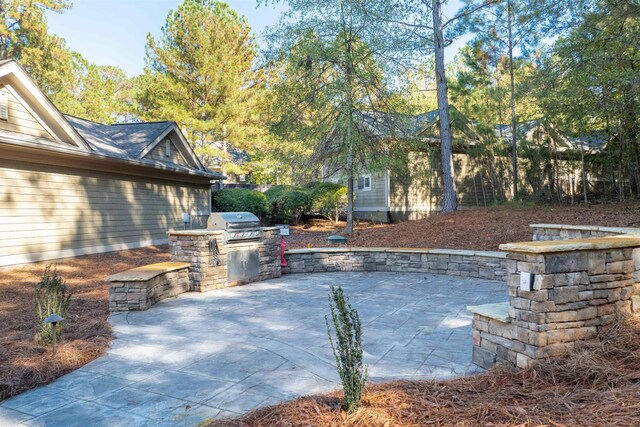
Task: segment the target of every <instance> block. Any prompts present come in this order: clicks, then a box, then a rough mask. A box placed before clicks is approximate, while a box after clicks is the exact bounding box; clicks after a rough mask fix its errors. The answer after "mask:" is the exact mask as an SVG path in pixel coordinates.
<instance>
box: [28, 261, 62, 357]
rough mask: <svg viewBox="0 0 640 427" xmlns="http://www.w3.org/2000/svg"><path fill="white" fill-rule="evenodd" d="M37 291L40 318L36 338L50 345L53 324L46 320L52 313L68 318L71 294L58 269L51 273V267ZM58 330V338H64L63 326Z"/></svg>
mask: <svg viewBox="0 0 640 427" xmlns="http://www.w3.org/2000/svg"><path fill="white" fill-rule="evenodd" d="M35 291H36V316H37V317H38V324H37V330H36V333H37V336H36V338H37V339H38V340H39V341H40V342H41V343H43V344H49V343H51V342H52V340H53V334H52V328H51V324H49V323H45V322H44V320H45V319H46V318H47V317H49V316H50V315H51V314H52V313H56V314H58V315H60V316H62V317H66V314H67V309H68V308H69V300H71V294H70V293H69V291H68V290H67V286H66V285H65V283H64V280H63V279H62V277H60V276H59V275H58V272H57V271H56V269H55V268H54V269H53V271H51V266H50V265H48V266H47V267H46V268H45V269H44V274H43V275H42V279H40V282H38V283H36V285H35ZM56 329H57V331H56V335H57V337H56V338H57V339H60V337H61V336H62V324H59V325H58V327H57V328H56Z"/></svg>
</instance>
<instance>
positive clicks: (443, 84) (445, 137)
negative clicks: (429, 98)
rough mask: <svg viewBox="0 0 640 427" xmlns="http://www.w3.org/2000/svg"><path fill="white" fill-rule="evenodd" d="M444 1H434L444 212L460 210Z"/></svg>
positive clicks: (434, 37)
mask: <svg viewBox="0 0 640 427" xmlns="http://www.w3.org/2000/svg"><path fill="white" fill-rule="evenodd" d="M441 1H442V0H432V11H433V39H434V40H433V41H434V46H435V57H436V58H435V59H436V64H435V65H436V89H437V93H438V116H439V118H440V151H441V158H442V196H443V197H442V199H443V200H442V212H443V213H445V212H455V211H456V210H457V209H458V194H457V191H456V183H455V180H454V175H453V173H454V172H453V148H452V142H451V122H450V120H449V96H448V94H447V78H446V76H445V68H444V36H443V28H442V9H441V7H442V4H441Z"/></svg>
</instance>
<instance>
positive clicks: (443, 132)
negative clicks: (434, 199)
mask: <svg viewBox="0 0 640 427" xmlns="http://www.w3.org/2000/svg"><path fill="white" fill-rule="evenodd" d="M495 1H497V0H486V1H485V2H484V3H481V4H479V5H477V6H476V7H475V8H473V9H468V10H463V11H461V12H460V13H458V14H456V15H455V16H453V17H452V18H450V19H445V18H444V17H443V14H442V6H443V5H444V4H445V3H446V0H422V1H418V0H380V1H375V2H371V4H370V5H369V13H370V14H372V15H373V16H375V18H376V19H377V20H378V22H380V23H385V24H387V27H388V28H389V29H388V37H389V38H391V39H392V44H393V45H394V47H395V48H396V49H405V50H408V52H409V53H410V57H409V58H403V59H405V61H406V60H407V59H409V62H408V64H411V59H412V58H413V60H414V61H413V62H415V59H416V55H415V53H416V52H421V53H433V54H434V58H435V61H434V72H435V79H436V93H437V100H438V114H439V128H440V156H441V168H442V189H443V191H442V193H443V199H442V209H441V211H442V212H453V211H455V210H457V208H458V195H457V190H456V184H455V176H454V175H455V171H454V167H453V142H452V135H451V119H450V111H449V93H448V82H447V75H446V67H445V57H444V50H445V48H446V46H448V45H449V44H450V43H451V39H450V38H448V37H447V33H448V30H449V28H450V27H451V26H452V25H453V24H454V23H455V22H457V21H458V20H459V19H460V18H463V17H465V16H467V15H471V14H473V13H475V12H476V11H478V10H480V9H483V8H484V7H486V6H487V5H489V4H491V3H493V2H495ZM405 63H407V62H405Z"/></svg>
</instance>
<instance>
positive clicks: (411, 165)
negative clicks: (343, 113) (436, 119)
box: [354, 152, 496, 221]
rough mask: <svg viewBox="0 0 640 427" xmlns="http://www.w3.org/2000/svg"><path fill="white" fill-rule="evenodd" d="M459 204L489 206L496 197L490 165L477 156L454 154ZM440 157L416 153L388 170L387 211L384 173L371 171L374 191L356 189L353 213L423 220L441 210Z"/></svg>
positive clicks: (375, 217) (383, 218)
mask: <svg viewBox="0 0 640 427" xmlns="http://www.w3.org/2000/svg"><path fill="white" fill-rule="evenodd" d="M453 162H454V169H455V174H456V187H457V190H458V200H459V205H460V207H461V208H462V209H464V208H469V207H474V206H487V205H489V204H491V203H493V202H494V201H495V200H496V196H494V191H495V190H494V189H493V188H492V185H491V178H490V176H489V173H488V172H487V170H486V169H487V168H486V167H483V166H482V165H481V164H480V163H479V162H478V160H477V159H474V158H473V157H471V156H469V155H467V154H463V153H455V154H454V155H453ZM440 170H441V168H440V156H439V154H438V153H433V154H429V153H422V152H413V153H409V154H408V156H407V160H406V163H405V164H404V165H402V166H401V167H399V168H397V169H396V170H393V171H390V172H389V205H388V211H389V212H388V214H387V208H386V203H385V197H384V196H385V175H384V173H372V174H371V177H372V188H371V191H361V190H356V199H355V202H354V210H355V212H354V215H355V216H356V218H359V219H364V220H370V219H373V220H375V221H388V220H389V219H391V220H392V221H406V220H413V219H420V218H424V217H426V216H429V215H431V214H432V213H434V212H437V211H439V210H440V205H441V202H442V188H441V185H442V184H441V179H440V176H441V172H440Z"/></svg>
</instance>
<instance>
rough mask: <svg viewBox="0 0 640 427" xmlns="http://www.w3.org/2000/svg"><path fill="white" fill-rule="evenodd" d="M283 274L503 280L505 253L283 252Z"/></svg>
mask: <svg viewBox="0 0 640 427" xmlns="http://www.w3.org/2000/svg"><path fill="white" fill-rule="evenodd" d="M285 259H286V260H287V266H286V267H282V273H283V274H295V273H321V272H332V271H384V272H399V273H433V274H448V275H451V276H460V277H475V278H480V279H488V280H505V278H506V275H507V272H506V261H507V258H506V253H504V252H490V251H466V250H455V249H410V248H409V249H401V248H313V249H292V250H288V251H286V252H285Z"/></svg>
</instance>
